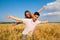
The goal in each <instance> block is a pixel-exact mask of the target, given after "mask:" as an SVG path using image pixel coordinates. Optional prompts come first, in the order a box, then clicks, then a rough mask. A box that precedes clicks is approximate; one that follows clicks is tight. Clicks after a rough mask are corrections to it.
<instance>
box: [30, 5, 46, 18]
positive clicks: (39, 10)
mask: <svg viewBox="0 0 60 40" xmlns="http://www.w3.org/2000/svg"><path fill="white" fill-rule="evenodd" d="M45 8H46V6H45V5H44V6H43V7H42V8H40V9H38V10H37V12H41V11H42V10H43V9H45ZM31 15H32V17H33V16H34V13H32V14H31Z"/></svg>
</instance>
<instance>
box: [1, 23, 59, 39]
mask: <svg viewBox="0 0 60 40" xmlns="http://www.w3.org/2000/svg"><path fill="white" fill-rule="evenodd" d="M23 30H24V24H19V25H13V24H0V40H21V36H22V35H21V34H22V31H23ZM32 38H33V40H60V23H45V24H38V25H37V26H36V28H35V30H34V33H33V36H32ZM26 40H31V37H30V36H27V37H26Z"/></svg>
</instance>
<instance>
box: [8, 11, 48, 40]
mask: <svg viewBox="0 0 60 40" xmlns="http://www.w3.org/2000/svg"><path fill="white" fill-rule="evenodd" d="M39 16H40V14H39V13H38V12H35V13H34V16H33V17H32V18H31V19H27V18H25V19H22V18H17V17H14V16H11V15H8V16H7V18H12V19H15V20H17V21H22V22H23V23H24V24H25V28H24V31H23V32H22V40H25V36H26V35H28V33H29V32H31V35H32V33H33V31H34V29H35V26H36V25H37V24H39V23H46V22H47V21H45V22H42V21H39V20H38V17H39Z"/></svg>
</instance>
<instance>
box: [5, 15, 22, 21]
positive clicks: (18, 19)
mask: <svg viewBox="0 0 60 40" xmlns="http://www.w3.org/2000/svg"><path fill="white" fill-rule="evenodd" d="M6 17H7V18H12V19H14V20H17V21H22V19H21V18H18V17H15V16H12V15H7V16H6Z"/></svg>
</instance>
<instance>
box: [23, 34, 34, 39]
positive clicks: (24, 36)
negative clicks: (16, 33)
mask: <svg viewBox="0 0 60 40" xmlns="http://www.w3.org/2000/svg"><path fill="white" fill-rule="evenodd" d="M26 38H27V35H24V34H22V40H26ZM31 40H34V37H33V35H32V36H31Z"/></svg>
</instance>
